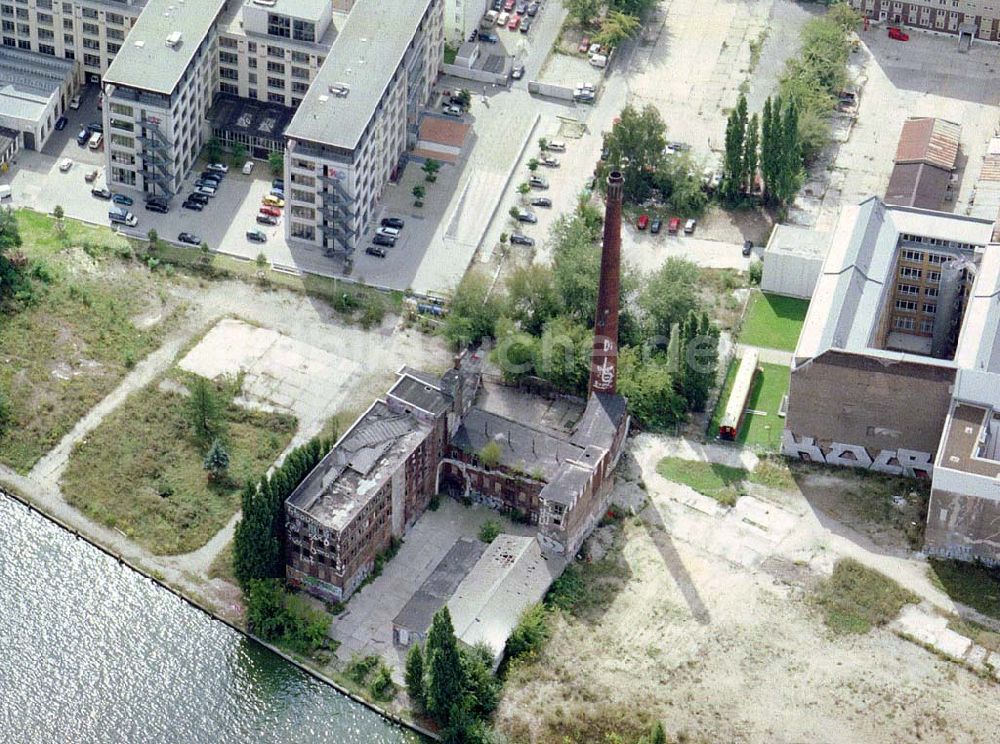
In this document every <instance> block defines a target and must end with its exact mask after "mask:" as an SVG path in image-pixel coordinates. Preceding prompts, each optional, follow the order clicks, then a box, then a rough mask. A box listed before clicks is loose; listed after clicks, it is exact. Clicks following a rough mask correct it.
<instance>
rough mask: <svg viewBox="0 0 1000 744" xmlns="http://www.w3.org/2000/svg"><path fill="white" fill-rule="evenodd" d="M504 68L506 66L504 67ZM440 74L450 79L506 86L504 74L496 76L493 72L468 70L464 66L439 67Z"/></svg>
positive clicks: (443, 65) (505, 74)
mask: <svg viewBox="0 0 1000 744" xmlns="http://www.w3.org/2000/svg"><path fill="white" fill-rule="evenodd" d="M504 67H505V68H506V65H504ZM441 74H443V75H450V76H452V77H457V78H461V79H462V80H472V81H473V82H477V83H490V84H496V85H506V84H507V73H506V72H504V73H503V74H502V75H498V74H497V73H495V72H488V71H486V70H470V69H469V68H468V67H465V66H464V65H446V64H442V65H441Z"/></svg>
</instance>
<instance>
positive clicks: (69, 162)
mask: <svg viewBox="0 0 1000 744" xmlns="http://www.w3.org/2000/svg"><path fill="white" fill-rule="evenodd" d="M72 167H73V159H72V158H63V159H62V160H60V161H59V170H60V171H61V172H62V173H66V172H68V171H69V169H70V168H72Z"/></svg>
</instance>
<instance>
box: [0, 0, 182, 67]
mask: <svg viewBox="0 0 1000 744" xmlns="http://www.w3.org/2000/svg"><path fill="white" fill-rule="evenodd" d="M145 4H146V0H69V1H68V2H61V1H60V0H34V2H31V3H29V2H27V0H3V2H2V3H0V22H2V37H0V38H2V40H3V46H6V47H15V48H17V49H23V50H27V51H33V52H38V53H40V54H47V55H49V56H50V57H61V58H63V59H72V60H77V61H78V62H79V63H80V66H79V68H78V70H79V74H80V75H81V77H82V79H84V80H86V81H87V82H94V83H97V82H100V80H101V76H102V75H103V74H104V73H105V72H106V71H107V69H108V67H109V66H110V65H111V61H112V60H113V59H114V57H115V55H116V54H117V53H118V51H119V50H120V49H121V48H122V46H123V45H124V43H125V37H126V36H127V35H128V33H129V30H131V28H132V27H133V26H134V25H135V23H136V20H137V19H138V17H139V14H140V13H141V12H142V9H143V7H144V6H145ZM177 4H178V5H182V4H183V3H182V2H181V0H177Z"/></svg>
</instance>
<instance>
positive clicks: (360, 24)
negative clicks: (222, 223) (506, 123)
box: [285, 0, 444, 255]
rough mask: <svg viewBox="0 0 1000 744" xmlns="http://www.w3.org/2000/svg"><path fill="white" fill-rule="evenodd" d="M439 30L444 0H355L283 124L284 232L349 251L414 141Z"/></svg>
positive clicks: (434, 69)
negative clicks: (295, 108) (285, 125)
mask: <svg viewBox="0 0 1000 744" xmlns="http://www.w3.org/2000/svg"><path fill="white" fill-rule="evenodd" d="M443 28H444V4H443V0H403V1H402V2H400V3H394V4H384V3H381V2H378V0H359V2H357V3H356V4H355V5H354V7H353V9H352V10H351V14H350V16H349V17H348V19H347V22H346V23H345V24H344V27H343V29H341V31H340V34H339V35H338V36H337V38H336V40H335V41H334V43H333V46H332V47H331V49H330V53H329V54H328V55H327V58H326V62H325V64H324V65H323V66H322V68H321V69H320V70H319V73H318V74H317V76H316V79H315V81H314V84H313V85H312V86H311V87H310V88H309V92H308V93H307V94H306V97H305V98H304V99H303V101H302V105H301V106H300V107H299V109H298V111H297V112H296V114H295V117H294V118H293V119H292V122H291V124H289V126H288V129H287V130H286V132H285V134H286V138H287V146H286V154H285V184H286V186H287V188H286V192H285V193H286V195H287V198H288V200H289V214H288V219H287V220H286V222H285V225H286V228H285V229H286V236H287V237H288V238H289V239H293V240H299V241H305V242H307V243H311V244H313V245H316V246H321V247H323V248H324V249H325V250H326V251H327V252H328V253H341V254H347V255H350V254H351V253H353V251H354V249H355V247H356V245H357V242H358V239H359V236H360V235H361V234H362V233H363V232H364V230H365V229H366V228H367V226H368V224H369V222H370V221H371V219H372V217H373V216H374V212H375V209H376V206H377V204H378V200H379V198H380V197H381V195H382V192H383V190H384V189H385V187H386V185H387V184H388V183H389V181H390V180H391V179H392V178H393V177H394V176H395V175H396V173H397V171H398V168H399V164H400V160H401V158H402V157H403V155H404V153H405V152H406V149H407V146H408V145H409V144H412V143H413V142H415V138H416V128H417V120H418V114H419V110H420V107H421V106H423V105H425V104H426V103H427V101H428V99H429V97H430V92H431V86H432V85H433V83H434V80H435V78H436V77H437V73H438V68H439V66H440V64H441V60H442V57H443V54H444V31H443Z"/></svg>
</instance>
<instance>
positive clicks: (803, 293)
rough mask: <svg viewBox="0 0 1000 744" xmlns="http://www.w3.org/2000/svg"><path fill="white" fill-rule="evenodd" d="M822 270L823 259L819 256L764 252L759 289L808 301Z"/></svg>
mask: <svg viewBox="0 0 1000 744" xmlns="http://www.w3.org/2000/svg"><path fill="white" fill-rule="evenodd" d="M822 269H823V259H822V258H821V257H819V256H796V255H793V254H790V253H777V252H772V251H764V272H763V275H762V276H761V280H760V288H761V289H762V290H763V291H764V292H771V293H773V294H779V295H787V296H789V297H800V298H802V299H805V300H808V299H809V298H811V297H812V293H813V290H814V289H816V280H817V279H819V274H820V271H822Z"/></svg>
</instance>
